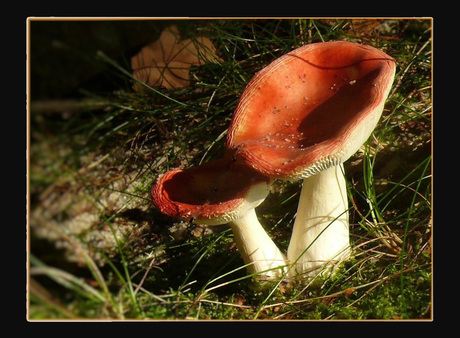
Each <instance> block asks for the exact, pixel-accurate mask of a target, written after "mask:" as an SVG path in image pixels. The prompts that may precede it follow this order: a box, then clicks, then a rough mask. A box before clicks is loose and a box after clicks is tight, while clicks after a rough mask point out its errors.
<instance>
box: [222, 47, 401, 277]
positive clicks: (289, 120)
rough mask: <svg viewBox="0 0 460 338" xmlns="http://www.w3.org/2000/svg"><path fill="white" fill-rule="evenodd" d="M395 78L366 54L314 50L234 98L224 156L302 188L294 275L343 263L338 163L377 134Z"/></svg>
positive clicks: (270, 69) (345, 233) (345, 242)
mask: <svg viewBox="0 0 460 338" xmlns="http://www.w3.org/2000/svg"><path fill="white" fill-rule="evenodd" d="M394 74H395V62H394V60H393V59H392V58H391V57H390V56H388V55H387V54H385V53H384V52H382V51H379V50H377V49H375V48H373V47H370V46H364V45H359V44H355V43H350V42H343V41H335V42H324V43H314V44H310V45H306V46H303V47H300V48H298V49H295V50H293V51H292V52H290V53H288V54H286V55H284V56H282V57H280V58H278V59H276V60H275V61H273V62H272V63H271V64H269V65H268V66H267V67H265V68H264V69H262V70H261V71H260V72H259V73H257V74H256V75H255V76H254V78H253V79H252V80H251V81H250V82H249V84H248V85H247V87H246V89H245V91H244V92H243V95H242V97H241V98H240V101H239V103H238V105H237V108H236V110H235V113H234V116H233V119H232V122H231V125H230V128H229V131H228V135H227V144H226V146H227V148H228V149H233V151H234V153H235V154H236V155H237V156H238V158H241V159H242V160H243V161H244V162H245V163H246V164H247V165H248V166H250V167H251V168H253V169H255V170H256V171H258V172H260V173H261V174H263V175H266V176H269V177H271V178H278V179H285V180H299V179H303V180H304V181H303V187H302V192H301V195H300V200H299V206H298V210H297V216H296V220H295V223H294V229H293V233H292V237H291V242H290V244H289V248H288V253H287V258H288V261H290V262H296V266H295V267H296V270H297V272H298V273H302V274H309V273H310V272H311V274H313V272H312V271H313V270H317V269H319V268H321V267H323V266H324V265H325V264H327V265H333V264H335V262H337V261H339V260H340V259H345V258H346V257H348V256H349V252H350V249H349V247H350V245H349V229H348V228H349V226H348V213H347V210H348V200H347V195H346V184H345V179H344V177H343V166H342V163H343V162H344V161H346V160H347V159H348V158H349V157H350V156H352V155H353V154H354V153H355V152H356V151H357V150H358V149H359V147H360V146H361V145H362V144H363V143H364V142H365V141H366V140H367V138H368V137H369V135H370V134H371V132H372V131H373V129H374V127H375V126H376V124H377V122H378V120H379V118H380V116H381V113H382V110H383V106H384V103H385V100H386V98H387V96H388V93H389V90H390V88H391V84H392V82H393V79H394ZM275 111H276V114H275V113H274V112H275ZM314 273H317V272H314Z"/></svg>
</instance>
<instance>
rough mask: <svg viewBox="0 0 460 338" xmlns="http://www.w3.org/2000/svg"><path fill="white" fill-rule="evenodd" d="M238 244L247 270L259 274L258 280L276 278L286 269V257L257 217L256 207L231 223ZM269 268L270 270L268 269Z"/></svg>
mask: <svg viewBox="0 0 460 338" xmlns="http://www.w3.org/2000/svg"><path fill="white" fill-rule="evenodd" d="M229 224H230V226H231V228H232V230H233V235H234V239H235V242H236V245H237V246H238V250H239V252H240V255H241V257H242V258H243V260H244V262H245V264H249V265H248V267H247V270H248V272H249V273H251V274H257V275H256V276H255V278H256V279H257V280H261V281H262V280H276V279H279V278H280V277H282V275H283V272H284V271H286V270H285V269H286V264H287V263H286V257H285V255H283V254H282V253H281V251H280V250H279V249H278V247H277V246H276V244H275V243H274V242H273V240H272V239H271V238H270V236H268V234H267V233H266V232H265V230H264V228H263V227H262V225H261V224H260V222H259V220H258V219H257V215H256V212H255V209H249V210H248V212H246V213H245V214H244V215H243V216H242V217H240V218H238V219H235V220H233V221H232V222H230V223H229ZM266 270H269V271H266Z"/></svg>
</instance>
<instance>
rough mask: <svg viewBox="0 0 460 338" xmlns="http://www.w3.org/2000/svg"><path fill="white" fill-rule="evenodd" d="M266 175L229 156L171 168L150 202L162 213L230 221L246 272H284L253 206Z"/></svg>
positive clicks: (261, 275) (263, 275) (264, 190)
mask: <svg viewBox="0 0 460 338" xmlns="http://www.w3.org/2000/svg"><path fill="white" fill-rule="evenodd" d="M270 183H271V182H270V179H269V178H268V177H266V176H264V175H261V174H259V173H257V172H256V171H254V170H252V169H251V168H249V167H247V166H245V165H244V164H241V163H238V162H237V161H235V160H234V159H228V158H225V157H224V158H223V159H220V160H214V161H211V162H208V163H205V164H203V165H200V166H198V167H193V168H189V169H185V170H180V169H174V170H171V171H169V172H167V173H165V174H163V175H162V176H160V177H159V178H158V180H157V181H156V182H155V184H154V185H153V186H152V190H151V196H152V200H153V204H154V205H155V206H156V207H157V208H158V209H159V210H160V211H161V212H162V213H164V214H166V215H169V216H172V217H177V218H181V219H184V220H188V221H190V220H193V222H196V223H198V224H206V225H219V224H226V223H229V225H230V227H231V229H232V231H233V235H234V239H235V242H236V244H237V247H238V250H239V252H240V254H241V256H242V258H243V260H244V262H245V264H248V266H247V270H248V272H249V273H250V274H256V275H255V276H254V278H255V279H256V280H258V281H263V280H274V279H278V278H280V277H281V276H282V275H283V271H284V270H283V268H284V267H285V265H286V263H285V259H286V257H285V255H283V254H282V253H281V252H280V250H279V249H278V247H277V246H276V245H275V243H274V242H273V241H272V239H271V238H270V237H269V236H268V234H267V233H266V232H265V230H264V228H263V227H262V225H261V224H260V222H259V220H258V219H257V216H256V212H255V208H256V207H257V206H259V205H260V204H261V203H262V202H263V201H264V199H265V198H266V197H267V195H268V192H269V186H270Z"/></svg>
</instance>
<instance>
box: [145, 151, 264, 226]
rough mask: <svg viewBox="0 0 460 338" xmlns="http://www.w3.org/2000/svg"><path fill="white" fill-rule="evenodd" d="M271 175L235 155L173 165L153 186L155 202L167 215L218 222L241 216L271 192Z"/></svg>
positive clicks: (152, 192) (201, 221) (210, 223)
mask: <svg viewBox="0 0 460 338" xmlns="http://www.w3.org/2000/svg"><path fill="white" fill-rule="evenodd" d="M269 182H270V179H269V178H268V177H266V176H263V175H261V174H259V173H257V172H256V171H254V170H252V169H251V168H248V167H247V166H245V165H244V164H241V163H238V162H236V161H234V160H232V159H227V158H224V159H220V160H215V161H211V162H208V163H206V164H204V165H201V166H198V167H194V168H190V169H185V170H181V169H174V170H171V171H168V172H167V173H165V174H164V175H162V176H160V177H159V178H158V180H157V181H156V182H155V184H154V185H153V186H152V190H151V196H152V200H153V204H154V205H155V206H156V207H157V208H158V209H160V211H161V212H162V213H164V214H166V215H169V216H172V217H178V218H181V219H185V220H191V219H193V220H194V221H195V222H197V223H201V224H209V225H217V224H224V223H228V222H230V221H232V220H234V219H236V218H239V217H241V216H242V215H243V214H244V213H245V212H247V211H248V210H249V209H250V208H255V207H257V206H258V205H259V204H260V203H262V202H263V200H264V199H265V197H266V196H267V195H268V192H269V190H268V188H269Z"/></svg>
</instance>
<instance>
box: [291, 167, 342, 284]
mask: <svg viewBox="0 0 460 338" xmlns="http://www.w3.org/2000/svg"><path fill="white" fill-rule="evenodd" d="M342 170H343V166H342V165H339V166H334V167H332V168H330V169H327V170H324V171H322V172H320V173H318V174H316V175H314V176H311V177H308V178H306V179H304V181H303V186H302V191H301V194H300V200H299V206H298V209H297V216H296V220H295V222H294V228H293V232H292V237H291V241H290V243H289V248H288V253H287V258H288V261H289V262H290V263H294V262H295V266H294V268H292V269H291V270H290V271H291V275H292V277H294V276H295V275H297V274H300V275H302V276H303V277H305V276H306V277H313V276H315V275H317V274H319V273H325V272H328V273H330V272H332V271H331V270H332V269H331V268H333V267H334V266H335V265H337V264H338V263H339V262H340V261H342V260H344V259H347V258H348V257H349V255H350V240H349V223H348V211H347V210H348V199H347V191H346V185H345V178H344V176H343V172H342Z"/></svg>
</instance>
